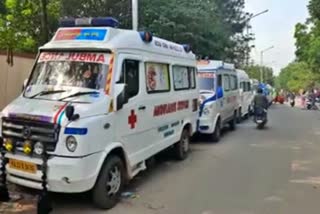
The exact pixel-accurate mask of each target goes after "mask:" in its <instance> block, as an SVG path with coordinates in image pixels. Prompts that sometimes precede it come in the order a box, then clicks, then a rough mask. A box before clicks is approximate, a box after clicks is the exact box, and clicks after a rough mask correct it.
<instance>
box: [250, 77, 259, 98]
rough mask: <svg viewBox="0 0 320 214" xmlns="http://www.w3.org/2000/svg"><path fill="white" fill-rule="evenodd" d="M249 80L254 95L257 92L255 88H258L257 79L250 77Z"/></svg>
mask: <svg viewBox="0 0 320 214" xmlns="http://www.w3.org/2000/svg"><path fill="white" fill-rule="evenodd" d="M250 82H251V89H252V92H253V95H256V94H257V90H258V88H259V80H257V79H251V81H250Z"/></svg>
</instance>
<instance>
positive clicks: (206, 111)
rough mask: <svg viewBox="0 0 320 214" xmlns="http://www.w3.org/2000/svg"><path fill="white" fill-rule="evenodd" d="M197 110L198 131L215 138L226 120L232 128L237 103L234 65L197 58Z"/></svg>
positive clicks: (236, 82)
mask: <svg viewBox="0 0 320 214" xmlns="http://www.w3.org/2000/svg"><path fill="white" fill-rule="evenodd" d="M198 83H199V88H200V112H199V122H198V131H199V133H200V134H208V135H210V136H211V139H212V140H213V141H214V142H218V141H219V140H220V136H221V129H222V128H223V126H224V125H226V124H229V125H230V128H231V129H232V130H233V129H235V128H236V121H237V115H238V107H239V103H238V101H239V90H238V76H237V72H236V70H235V68H234V65H232V64H227V63H224V62H222V61H214V60H201V61H199V62H198Z"/></svg>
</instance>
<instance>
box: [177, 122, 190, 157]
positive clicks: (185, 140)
mask: <svg viewBox="0 0 320 214" xmlns="http://www.w3.org/2000/svg"><path fill="white" fill-rule="evenodd" d="M189 144H190V134H189V131H188V129H186V128H185V129H184V130H183V131H182V134H181V137H180V140H179V142H178V143H176V144H175V145H174V151H175V157H176V159H178V160H185V159H186V158H187V157H188V154H189V148H190V145H189Z"/></svg>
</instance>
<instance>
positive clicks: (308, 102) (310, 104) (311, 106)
mask: <svg viewBox="0 0 320 214" xmlns="http://www.w3.org/2000/svg"><path fill="white" fill-rule="evenodd" d="M306 107H307V109H308V110H311V109H312V108H313V104H312V100H311V99H309V98H308V99H307V100H306Z"/></svg>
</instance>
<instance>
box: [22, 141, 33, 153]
mask: <svg viewBox="0 0 320 214" xmlns="http://www.w3.org/2000/svg"><path fill="white" fill-rule="evenodd" d="M23 152H24V153H25V154H27V155H29V154H30V153H31V152H32V146H31V143H30V142H29V141H26V142H25V143H24V144H23Z"/></svg>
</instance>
